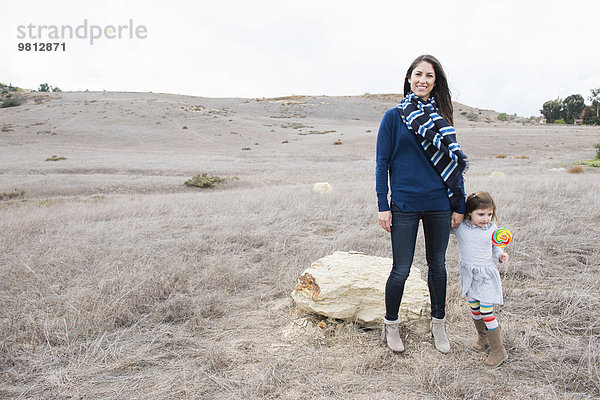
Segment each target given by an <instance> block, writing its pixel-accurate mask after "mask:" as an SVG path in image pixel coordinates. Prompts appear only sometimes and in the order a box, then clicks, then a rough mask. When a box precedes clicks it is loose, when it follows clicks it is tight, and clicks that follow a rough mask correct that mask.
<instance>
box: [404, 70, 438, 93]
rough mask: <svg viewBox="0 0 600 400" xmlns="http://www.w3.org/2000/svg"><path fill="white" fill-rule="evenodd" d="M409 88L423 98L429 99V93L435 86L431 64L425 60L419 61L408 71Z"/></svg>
mask: <svg viewBox="0 0 600 400" xmlns="http://www.w3.org/2000/svg"><path fill="white" fill-rule="evenodd" d="M408 83H410V90H412V92H413V93H414V94H416V95H417V96H419V97H420V98H422V99H423V100H427V99H429V95H430V94H431V91H432V90H433V87H434V86H435V71H434V69H433V65H431V64H430V63H428V62H427V61H421V62H420V63H418V64H417V66H416V67H415V69H413V70H412V72H411V73H410V78H408Z"/></svg>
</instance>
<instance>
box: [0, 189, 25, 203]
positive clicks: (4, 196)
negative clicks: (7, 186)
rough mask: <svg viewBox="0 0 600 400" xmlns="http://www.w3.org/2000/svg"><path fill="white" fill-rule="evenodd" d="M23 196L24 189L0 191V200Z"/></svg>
mask: <svg viewBox="0 0 600 400" xmlns="http://www.w3.org/2000/svg"><path fill="white" fill-rule="evenodd" d="M23 196H25V191H24V190H17V189H13V191H12V192H7V193H0V200H11V199H16V198H18V197H23Z"/></svg>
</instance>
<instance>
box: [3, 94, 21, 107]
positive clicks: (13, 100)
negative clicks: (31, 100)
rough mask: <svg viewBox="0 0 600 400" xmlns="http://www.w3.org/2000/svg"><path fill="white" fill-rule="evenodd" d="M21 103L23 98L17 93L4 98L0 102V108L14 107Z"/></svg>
mask: <svg viewBox="0 0 600 400" xmlns="http://www.w3.org/2000/svg"><path fill="white" fill-rule="evenodd" d="M21 104H23V98H22V97H21V96H18V95H17V96H13V97H9V98H6V99H4V101H3V102H2V103H1V104H0V108H6V107H16V106H20V105H21Z"/></svg>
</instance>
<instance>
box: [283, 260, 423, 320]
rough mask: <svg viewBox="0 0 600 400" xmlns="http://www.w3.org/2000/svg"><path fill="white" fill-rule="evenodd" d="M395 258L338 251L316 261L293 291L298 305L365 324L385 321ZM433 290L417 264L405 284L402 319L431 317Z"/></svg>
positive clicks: (401, 311) (325, 314) (299, 279)
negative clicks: (388, 291)
mask: <svg viewBox="0 0 600 400" xmlns="http://www.w3.org/2000/svg"><path fill="white" fill-rule="evenodd" d="M391 268H392V259H391V258H384V257H374V256H367V255H364V254H362V253H357V252H344V251H336V252H334V253H333V254H332V255H329V256H326V257H323V258H321V259H319V260H317V261H315V262H313V263H312V264H311V265H310V267H309V268H308V269H306V271H304V273H303V274H302V275H301V276H300V277H299V278H298V283H297V284H296V287H295V289H294V291H293V292H292V298H293V299H294V300H295V302H296V304H297V306H298V308H300V309H302V310H305V311H309V312H313V313H316V314H320V315H324V316H326V317H330V318H335V319H344V320H351V321H355V322H357V323H359V324H360V325H363V326H365V327H374V326H378V325H380V324H381V323H383V316H384V314H385V304H384V294H385V283H386V281H387V278H388V275H389V273H390V270H391ZM429 305H430V303H429V290H428V288H427V283H426V282H425V281H423V280H422V279H421V272H420V270H419V269H418V268H416V267H415V266H413V267H412V268H411V271H410V275H409V277H408V279H407V281H406V284H405V286H404V296H403V298H402V304H401V307H400V313H399V314H400V319H401V320H402V321H407V320H420V319H424V318H427V315H428V310H429Z"/></svg>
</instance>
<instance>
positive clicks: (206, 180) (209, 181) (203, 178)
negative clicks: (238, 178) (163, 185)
mask: <svg viewBox="0 0 600 400" xmlns="http://www.w3.org/2000/svg"><path fill="white" fill-rule="evenodd" d="M223 181H224V179H223V178H220V177H218V176H209V175H208V174H207V173H202V174H197V175H195V176H194V177H192V179H188V180H187V181H185V186H191V187H199V188H209V187H213V186H215V184H217V183H221V182H223Z"/></svg>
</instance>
